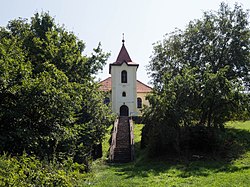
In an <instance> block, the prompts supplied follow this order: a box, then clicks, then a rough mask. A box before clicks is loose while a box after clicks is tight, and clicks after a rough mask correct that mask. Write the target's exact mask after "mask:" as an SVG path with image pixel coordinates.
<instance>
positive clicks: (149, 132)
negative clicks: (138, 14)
mask: <svg viewBox="0 0 250 187" xmlns="http://www.w3.org/2000/svg"><path fill="white" fill-rule="evenodd" d="M249 37H250V29H249V22H248V12H244V11H243V9H242V8H241V6H239V5H237V4H236V5H235V7H234V9H231V8H230V7H228V5H226V4H225V3H222V4H221V6H220V9H219V10H218V11H217V12H205V13H204V16H203V18H201V19H198V20H195V21H192V22H190V23H189V24H188V26H187V28H186V29H185V30H184V31H180V30H177V31H175V32H173V33H171V34H169V35H168V36H166V38H164V39H163V41H162V42H157V43H156V44H155V45H154V54H153V55H152V59H151V62H150V64H149V66H148V69H149V70H150V72H151V77H152V83H153V84H154V92H153V94H152V95H151V96H149V97H148V99H149V102H150V104H151V106H150V107H149V108H148V109H147V110H146V112H145V113H144V118H145V128H144V129H143V137H142V138H143V144H144V145H143V146H146V145H147V146H149V147H150V148H151V149H152V152H151V151H150V152H151V153H152V154H158V153H160V152H163V151H164V150H165V149H168V148H171V147H172V148H171V150H173V151H175V152H177V153H180V148H181V147H180V145H181V141H185V139H186V140H188V139H190V137H189V136H191V135H192V132H195V130H194V131H193V130H192V128H193V126H196V127H197V128H203V127H205V128H204V129H203V130H205V131H207V133H205V134H207V135H208V134H210V133H211V134H213V133H215V132H214V131H215V130H214V129H212V128H221V129H223V127H224V124H225V122H227V121H228V120H230V119H249V115H250V113H249V106H250V105H249V103H250V100H249V92H247V90H249V88H250V87H249V71H250V63H249V62H250V40H249ZM199 126H203V127H199ZM183 128H184V130H183ZM188 131H192V132H188ZM209 131H210V132H209ZM198 132H199V131H197V133H198ZM182 133H184V134H182ZM183 137H184V139H183V140H182V138H183ZM197 137H199V136H197ZM209 137H211V139H210V140H211V141H212V140H213V139H214V138H213V136H209ZM215 137H216V136H215ZM204 138H205V137H204ZM197 141H199V139H197ZM208 142H210V141H208ZM206 145H207V144H206V143H204V145H201V146H206Z"/></svg>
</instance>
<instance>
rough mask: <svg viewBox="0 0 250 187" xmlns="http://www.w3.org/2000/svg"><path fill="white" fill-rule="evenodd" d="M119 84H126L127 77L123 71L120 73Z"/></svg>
mask: <svg viewBox="0 0 250 187" xmlns="http://www.w3.org/2000/svg"><path fill="white" fill-rule="evenodd" d="M121 82H122V83H127V82H128V77H127V71H125V70H123V71H122V73H121Z"/></svg>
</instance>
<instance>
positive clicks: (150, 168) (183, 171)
mask: <svg viewBox="0 0 250 187" xmlns="http://www.w3.org/2000/svg"><path fill="white" fill-rule="evenodd" d="M227 128H229V129H230V133H232V134H233V135H234V137H236V138H237V139H239V140H240V141H239V144H242V145H244V147H245V150H244V153H242V154H241V155H240V156H239V157H238V158H237V159H234V160H232V161H230V162H226V161H202V160H200V161H192V162H186V163H185V162H179V163H176V162H175V163H171V161H170V160H168V161H167V160H165V161H163V160H164V158H160V159H158V160H157V159H155V160H147V159H146V158H145V151H141V150H140V149H139V142H140V132H141V129H142V125H136V126H135V143H136V155H137V158H136V161H135V162H134V163H128V164H105V162H104V161H103V160H105V159H102V160H98V161H95V162H94V163H93V172H91V174H90V175H89V176H88V178H87V180H86V181H85V182H84V184H83V185H84V186H216V187H217V186H250V121H247V122H244V123H242V122H231V123H228V124H227ZM107 139H108V137H107ZM107 147H108V146H107V145H105V146H104V148H105V149H107Z"/></svg>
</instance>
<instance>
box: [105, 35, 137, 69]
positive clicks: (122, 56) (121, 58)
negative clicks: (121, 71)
mask: <svg viewBox="0 0 250 187" xmlns="http://www.w3.org/2000/svg"><path fill="white" fill-rule="evenodd" d="M124 43H125V40H124V34H123V38H122V48H121V50H120V52H119V54H118V56H117V59H116V61H115V62H114V63H111V64H109V73H111V67H112V66H121V65H122V64H123V63H126V64H127V65H128V66H137V67H138V66H139V64H136V63H135V62H133V61H132V60H131V58H130V56H129V54H128V51H127V49H126V47H125V44H124Z"/></svg>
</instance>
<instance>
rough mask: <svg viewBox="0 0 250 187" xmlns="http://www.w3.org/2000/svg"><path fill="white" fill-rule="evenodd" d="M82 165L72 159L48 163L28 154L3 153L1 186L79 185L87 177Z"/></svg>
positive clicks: (0, 160)
mask: <svg viewBox="0 0 250 187" xmlns="http://www.w3.org/2000/svg"><path fill="white" fill-rule="evenodd" d="M81 167H82V166H81V165H79V164H77V163H73V162H72V160H65V161H64V163H61V164H53V163H50V164H48V163H45V162H41V161H39V160H38V159H37V158H35V157H33V156H27V155H26V154H24V155H22V156H19V157H10V156H7V155H3V156H1V157H0V186H20V187H21V186H25V187H26V186H60V187H61V186H65V187H68V186H79V185H80V181H81V180H83V179H84V177H85V174H82V173H81V170H82V169H81Z"/></svg>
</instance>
